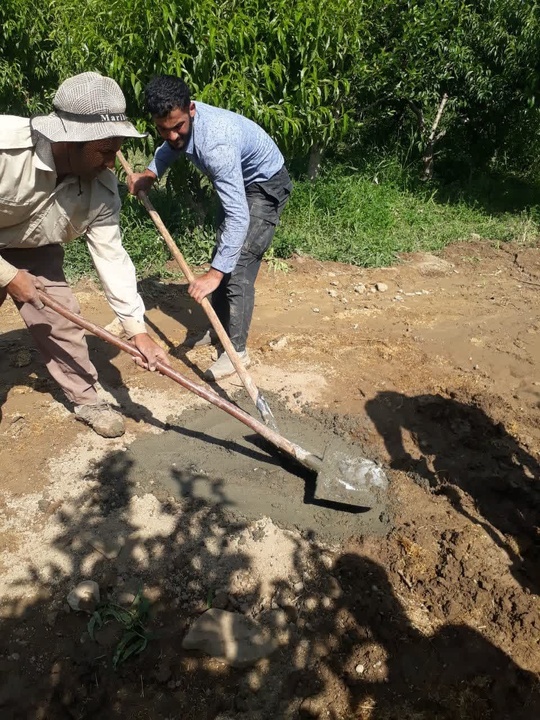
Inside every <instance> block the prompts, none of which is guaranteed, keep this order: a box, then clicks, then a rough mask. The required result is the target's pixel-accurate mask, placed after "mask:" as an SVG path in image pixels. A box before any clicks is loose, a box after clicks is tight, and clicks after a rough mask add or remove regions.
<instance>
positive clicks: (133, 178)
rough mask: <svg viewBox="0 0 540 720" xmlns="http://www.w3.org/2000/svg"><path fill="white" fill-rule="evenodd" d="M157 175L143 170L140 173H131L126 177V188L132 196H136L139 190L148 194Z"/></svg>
mask: <svg viewBox="0 0 540 720" xmlns="http://www.w3.org/2000/svg"><path fill="white" fill-rule="evenodd" d="M156 178H157V175H155V174H154V173H153V172H152V171H151V170H145V171H144V172H142V173H131V175H128V176H127V180H126V182H127V187H128V190H129V192H130V193H131V194H132V195H137V194H138V193H139V192H141V190H142V191H143V192H148V191H149V190H150V188H151V187H152V185H153V184H154V182H155V180H156Z"/></svg>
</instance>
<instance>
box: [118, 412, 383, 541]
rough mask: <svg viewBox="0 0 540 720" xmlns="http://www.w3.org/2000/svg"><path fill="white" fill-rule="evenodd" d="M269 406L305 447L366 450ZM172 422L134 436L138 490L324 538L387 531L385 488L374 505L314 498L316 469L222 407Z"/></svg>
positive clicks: (133, 479)
mask: <svg viewBox="0 0 540 720" xmlns="http://www.w3.org/2000/svg"><path fill="white" fill-rule="evenodd" d="M246 409H247V410H248V412H249V411H250V409H249V408H247V407H246ZM272 411H273V412H274V414H275V415H276V421H277V423H278V426H279V429H280V432H281V433H282V434H283V435H284V436H285V437H287V438H288V439H289V440H292V441H294V442H296V443H298V444H299V445H301V446H302V447H303V448H305V449H306V450H309V451H311V452H314V453H315V454H317V455H321V454H323V453H324V450H325V447H326V446H327V445H328V444H330V443H331V445H332V449H333V450H335V449H336V448H338V449H339V450H342V451H343V452H344V453H351V454H353V455H354V454H355V455H359V454H360V455H361V454H362V449H361V448H359V447H358V446H357V445H354V444H352V443H351V442H350V441H348V440H347V439H344V438H341V437H339V436H338V435H336V434H335V433H334V432H332V431H331V430H330V431H329V430H328V428H326V427H325V426H324V424H323V423H321V422H318V421H317V419H315V418H313V417H308V416H306V415H298V414H290V413H287V412H284V411H282V410H280V408H279V407H276V406H275V401H273V403H272ZM169 424H170V428H171V429H170V430H167V431H165V432H163V433H161V434H160V435H152V436H146V437H143V438H141V439H139V440H136V441H135V442H134V443H132V445H131V446H130V447H129V449H128V451H127V456H128V457H127V458H126V459H127V460H129V463H128V464H129V465H130V470H129V477H128V478H126V479H127V480H128V481H129V483H130V484H131V486H132V488H133V492H134V493H136V494H142V493H145V492H150V493H155V494H159V495H168V496H174V497H176V498H186V497H188V498H193V499H200V500H204V501H205V502H208V503H211V504H216V505H219V507H220V508H221V509H222V510H228V511H231V512H232V513H233V514H235V515H237V516H240V517H243V518H247V519H257V518H260V517H262V516H267V517H270V518H272V520H273V521H274V522H276V523H278V524H280V525H282V526H284V527H289V528H297V529H298V530H300V531H302V532H304V533H308V534H312V535H313V536H317V537H319V538H321V539H327V540H341V539H343V538H346V537H349V536H351V535H355V536H358V535H366V534H369V535H374V534H376V535H381V534H385V533H386V532H387V531H388V527H389V507H388V496H387V493H384V494H382V496H381V497H379V499H378V502H377V503H376V504H374V505H372V507H371V508H370V509H369V510H366V509H365V508H351V507H346V506H343V505H340V504H338V503H336V504H332V503H324V501H319V500H315V499H314V495H315V483H316V478H315V476H314V475H312V474H310V473H309V471H307V470H304V469H303V468H301V467H298V466H297V465H295V464H294V463H293V462H292V461H291V460H290V459H289V458H287V457H286V456H283V455H280V454H279V453H278V451H277V450H274V449H273V448H272V446H270V445H269V444H267V443H266V441H264V440H263V439H262V438H260V437H259V436H257V435H255V434H254V433H253V431H252V430H251V429H250V428H248V427H247V426H245V425H244V424H243V423H241V422H239V421H238V420H236V419H235V418H232V417H231V416H229V415H228V414H227V413H225V412H224V411H223V410H219V409H217V408H215V407H213V406H210V405H208V406H205V407H203V408H198V409H196V410H190V411H187V412H185V413H183V414H182V415H180V416H179V417H178V418H174V419H172V418H169ZM321 503H322V504H321Z"/></svg>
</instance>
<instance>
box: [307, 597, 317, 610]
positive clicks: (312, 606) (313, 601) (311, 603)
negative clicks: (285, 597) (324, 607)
mask: <svg viewBox="0 0 540 720" xmlns="http://www.w3.org/2000/svg"><path fill="white" fill-rule="evenodd" d="M318 605H319V603H318V601H317V598H314V597H308V598H306V599H305V600H304V607H305V609H306V610H308V611H310V612H311V611H313V610H316V609H317V607H318Z"/></svg>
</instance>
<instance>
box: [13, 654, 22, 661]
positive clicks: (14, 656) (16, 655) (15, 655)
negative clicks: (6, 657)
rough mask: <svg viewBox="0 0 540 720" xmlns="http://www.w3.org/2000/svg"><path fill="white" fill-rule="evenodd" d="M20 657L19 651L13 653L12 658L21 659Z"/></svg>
mask: <svg viewBox="0 0 540 720" xmlns="http://www.w3.org/2000/svg"><path fill="white" fill-rule="evenodd" d="M20 657H21V656H20V655H19V653H12V655H11V659H12V660H20Z"/></svg>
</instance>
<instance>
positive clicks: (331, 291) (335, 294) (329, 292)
mask: <svg viewBox="0 0 540 720" xmlns="http://www.w3.org/2000/svg"><path fill="white" fill-rule="evenodd" d="M326 292H327V293H328V294H329V295H330V297H333V298H337V296H338V294H337V290H327V291H326Z"/></svg>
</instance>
